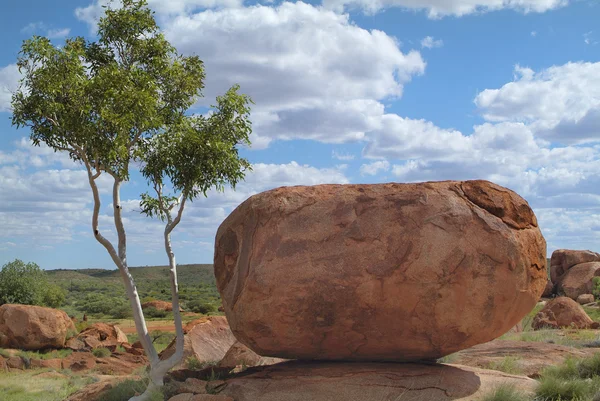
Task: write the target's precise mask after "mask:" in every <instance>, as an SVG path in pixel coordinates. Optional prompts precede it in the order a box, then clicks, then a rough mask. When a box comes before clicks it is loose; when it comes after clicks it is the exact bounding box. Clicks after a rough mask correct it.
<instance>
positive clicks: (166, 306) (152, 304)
mask: <svg viewBox="0 0 600 401" xmlns="http://www.w3.org/2000/svg"><path fill="white" fill-rule="evenodd" d="M148 308H154V309H157V310H164V311H165V312H171V311H173V304H172V303H171V302H166V301H149V302H144V303H143V304H142V309H148Z"/></svg>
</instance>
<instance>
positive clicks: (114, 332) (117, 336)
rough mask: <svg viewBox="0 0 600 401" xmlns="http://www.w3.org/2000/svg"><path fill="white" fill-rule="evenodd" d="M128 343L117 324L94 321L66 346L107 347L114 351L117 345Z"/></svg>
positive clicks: (75, 348) (78, 348) (80, 348)
mask: <svg viewBox="0 0 600 401" xmlns="http://www.w3.org/2000/svg"><path fill="white" fill-rule="evenodd" d="M128 343H129V341H128V340H127V336H126V335H125V333H123V331H121V329H120V328H119V327H118V326H115V325H112V324H106V323H94V324H93V325H91V326H90V327H87V328H86V329H84V330H82V331H81V333H79V334H78V335H77V337H75V338H72V339H71V340H69V341H68V342H67V347H68V348H71V349H73V350H84V349H88V350H90V349H95V348H108V349H110V350H111V351H114V350H115V349H116V348H117V346H119V345H121V344H128Z"/></svg>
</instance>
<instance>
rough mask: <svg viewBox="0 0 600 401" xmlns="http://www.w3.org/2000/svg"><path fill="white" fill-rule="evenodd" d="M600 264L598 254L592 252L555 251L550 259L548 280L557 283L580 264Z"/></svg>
mask: <svg viewBox="0 0 600 401" xmlns="http://www.w3.org/2000/svg"><path fill="white" fill-rule="evenodd" d="M587 262H600V254H599V253H596V252H592V251H577V250H572V249H557V250H556V251H554V252H552V257H551V258H550V280H551V281H552V282H553V283H558V281H559V279H560V277H561V276H562V275H563V274H565V273H566V272H567V271H568V270H569V269H570V268H572V267H573V266H575V265H578V264H580V263H587Z"/></svg>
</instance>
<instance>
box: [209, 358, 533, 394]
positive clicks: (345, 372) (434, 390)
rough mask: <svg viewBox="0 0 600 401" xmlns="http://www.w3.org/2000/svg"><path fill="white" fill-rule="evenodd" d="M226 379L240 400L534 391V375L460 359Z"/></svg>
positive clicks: (294, 369) (270, 371) (288, 367)
mask: <svg viewBox="0 0 600 401" xmlns="http://www.w3.org/2000/svg"><path fill="white" fill-rule="evenodd" d="M251 370H252V371H256V373H252V374H247V372H245V375H244V376H241V377H236V378H232V379H229V380H227V385H226V386H224V389H223V390H222V391H221V392H219V395H224V396H230V397H232V398H233V399H235V400H236V401H256V400H260V401H306V400H311V401H365V400H402V401H423V400H436V401H446V400H448V401H450V400H454V401H475V400H481V399H482V398H483V396H484V395H485V394H486V393H489V392H491V391H493V390H494V388H495V387H496V386H498V385H499V384H501V383H508V384H511V385H514V386H515V387H516V388H517V389H519V390H522V391H524V392H526V393H532V392H533V391H534V389H535V387H536V385H537V382H536V381H535V380H533V379H530V378H528V377H524V376H514V375H509V374H506V373H502V372H498V371H491V370H483V369H478V368H471V367H466V366H460V365H441V364H438V365H419V364H399V363H331V362H329V363H327V362H325V363H316V362H313V363H300V362H286V363H281V364H277V365H273V366H268V367H265V368H262V367H261V368H251Z"/></svg>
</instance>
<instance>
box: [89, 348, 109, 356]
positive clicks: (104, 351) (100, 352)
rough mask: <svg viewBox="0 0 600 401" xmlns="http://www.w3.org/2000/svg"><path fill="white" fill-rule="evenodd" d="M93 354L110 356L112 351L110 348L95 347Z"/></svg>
mask: <svg viewBox="0 0 600 401" xmlns="http://www.w3.org/2000/svg"><path fill="white" fill-rule="evenodd" d="M92 354H93V355H94V356H95V357H96V358H108V357H109V356H110V355H111V354H112V352H111V351H110V350H109V349H108V348H94V349H93V350H92Z"/></svg>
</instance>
